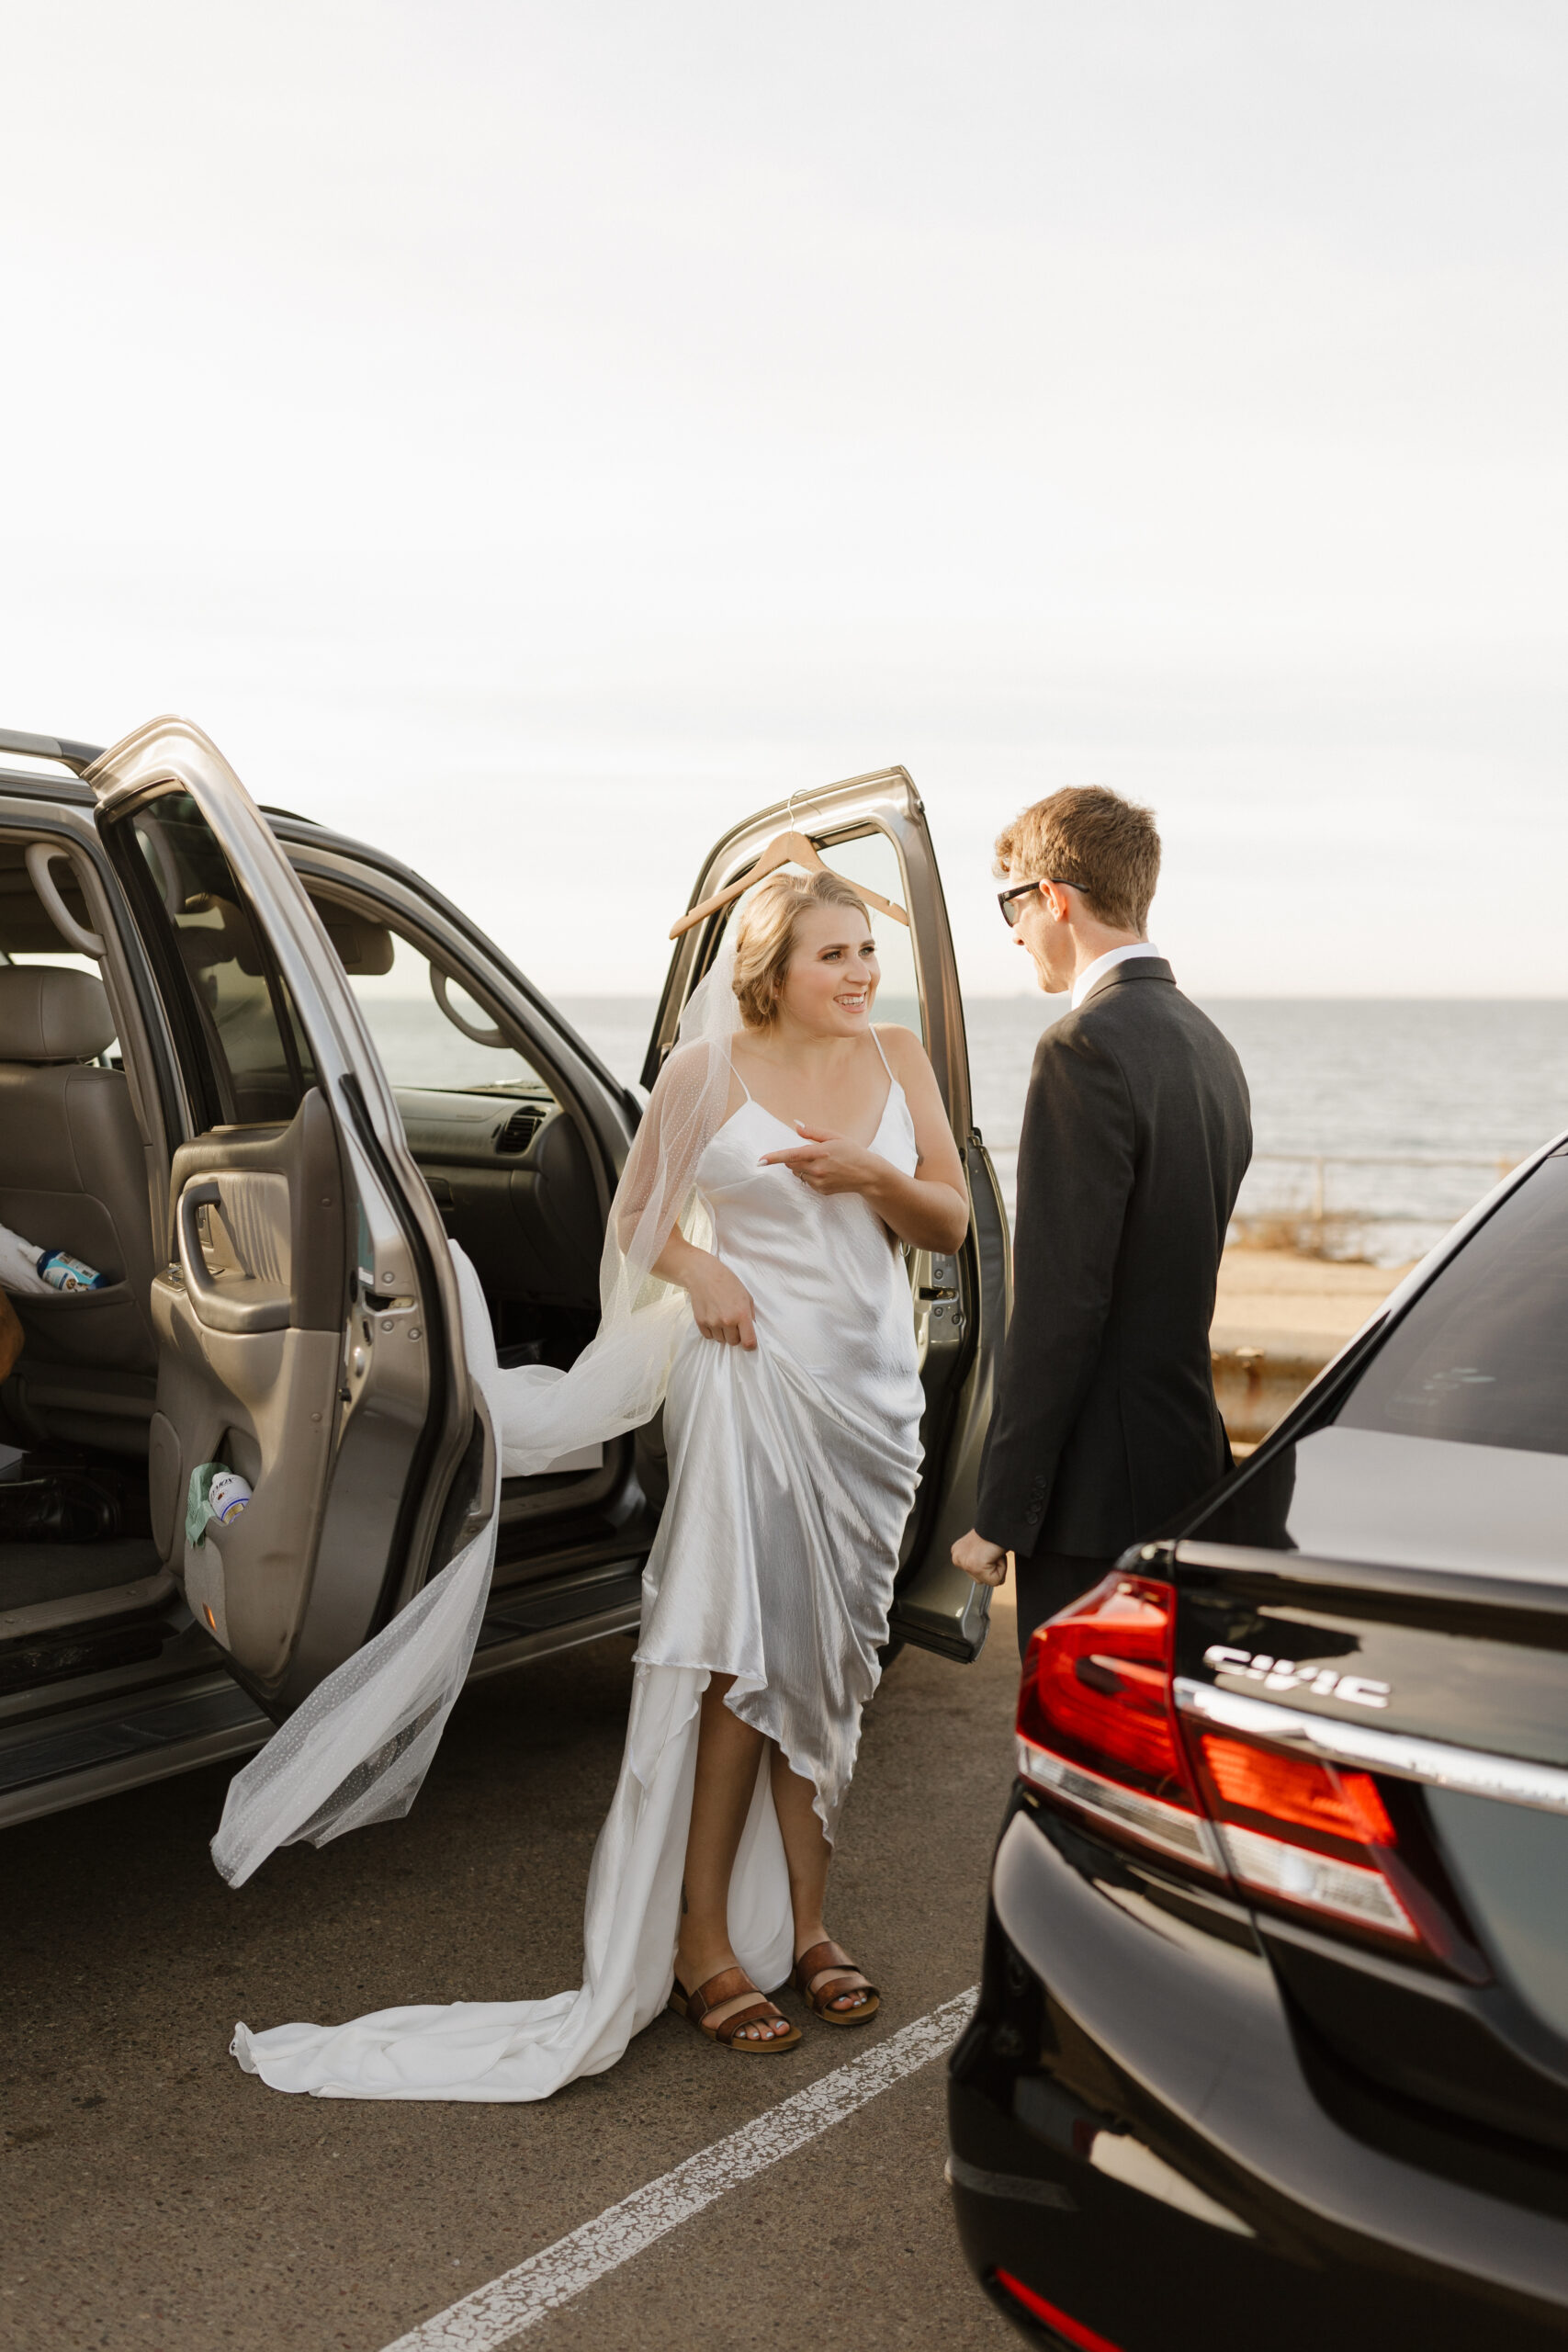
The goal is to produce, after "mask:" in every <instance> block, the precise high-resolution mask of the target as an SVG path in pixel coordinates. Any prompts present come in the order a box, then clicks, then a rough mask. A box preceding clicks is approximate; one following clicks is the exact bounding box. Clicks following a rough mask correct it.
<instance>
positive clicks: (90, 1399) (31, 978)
mask: <svg viewBox="0 0 1568 2352" xmlns="http://www.w3.org/2000/svg"><path fill="white" fill-rule="evenodd" d="M114 1033H115V1024H114V1018H113V1015H112V1014H111V1012H110V1011H109V1001H108V997H107V994H106V992H105V990H104V987H103V984H102V982H101V981H99V980H96V979H94V978H91V977H90V976H89V975H88V974H87V973H85V972H75V971H69V970H64V969H62V968H60V967H56V966H51V965H39V964H13V965H7V966H5V967H0V1223H4V1224H6V1225H8V1226H9V1227H12V1229H13V1230H14V1231H15V1232H17V1233H20V1234H23V1235H25V1236H26V1238H28V1240H29V1241H36V1242H37V1244H38V1245H39V1249H40V1250H46V1249H47V1250H67V1251H68V1252H69V1253H70V1255H71V1256H72V1257H73V1258H82V1259H85V1261H87V1263H88V1264H89V1265H92V1266H96V1268H97V1269H98V1271H99V1272H101V1273H104V1274H106V1275H107V1276H108V1278H109V1279H108V1284H107V1287H106V1288H105V1289H103V1290H98V1291H87V1292H82V1293H77V1294H74V1295H72V1294H51V1295H49V1296H48V1297H44V1298H15V1299H14V1300H13V1302H12V1303H13V1305H14V1306H15V1307H16V1310H17V1316H18V1317H19V1319H20V1321H21V1324H22V1328H23V1330H24V1331H25V1333H26V1335H27V1345H26V1347H25V1349H24V1351H23V1354H22V1358H21V1362H20V1363H19V1364H18V1366H17V1371H16V1373H15V1374H13V1375H12V1378H11V1379H10V1380H9V1381H7V1382H6V1387H5V1392H4V1405H5V1411H6V1419H7V1420H8V1421H10V1422H11V1423H12V1424H13V1425H19V1427H20V1430H21V1434H22V1435H23V1436H24V1437H32V1438H39V1437H45V1436H48V1437H60V1438H70V1439H74V1440H77V1441H79V1442H85V1443H89V1444H91V1443H96V1444H107V1445H109V1446H112V1447H113V1448H114V1449H115V1450H116V1451H119V1452H124V1451H130V1452H140V1451H142V1450H144V1448H145V1445H146V1431H147V1421H148V1419H149V1418H150V1416H151V1413H152V1397H153V1392H154V1388H155V1385H156V1380H155V1375H156V1371H157V1351H156V1344H155V1341H154V1338H153V1331H152V1308H151V1292H152V1269H153V1242H152V1210H151V1203H150V1198H149V1192H148V1171H147V1157H146V1152H145V1149H144V1147H143V1144H142V1139H141V1133H140V1131H139V1129H138V1126H137V1123H136V1114H135V1112H134V1111H133V1110H132V1108H131V1102H130V1088H129V1086H128V1085H127V1083H126V1080H125V1078H124V1077H123V1075H122V1074H121V1072H120V1071H118V1070H114V1069H103V1068H101V1067H98V1066H97V1065H96V1057H97V1056H98V1055H100V1054H101V1053H102V1052H103V1051H104V1049H105V1048H106V1046H108V1045H109V1044H110V1042H111V1041H112V1039H113V1037H114Z"/></svg>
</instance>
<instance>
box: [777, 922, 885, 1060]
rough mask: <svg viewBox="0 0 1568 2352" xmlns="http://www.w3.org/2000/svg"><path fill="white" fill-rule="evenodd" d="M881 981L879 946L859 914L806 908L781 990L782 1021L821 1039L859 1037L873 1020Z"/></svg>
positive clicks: (797, 929)
mask: <svg viewBox="0 0 1568 2352" xmlns="http://www.w3.org/2000/svg"><path fill="white" fill-rule="evenodd" d="M881 977H882V975H881V973H880V971H879V970H878V968H877V962H876V942H875V941H874V939H873V937H872V935H871V926H870V924H869V922H867V920H866V918H865V916H864V914H863V913H862V912H861V910H859V909H858V908H856V907H805V908H803V909H802V910H801V912H800V915H799V917H798V919H797V921H796V923H795V953H794V954H793V955H792V956H791V957H790V959H789V968H788V969H787V971H786V972H785V973H784V984H783V986H782V987H781V989H779V997H778V1006H779V1013H780V1016H781V1018H782V1019H783V1020H784V1021H786V1022H792V1023H798V1025H799V1026H800V1027H801V1028H803V1029H808V1030H810V1031H811V1032H812V1034H813V1035H816V1036H819V1037H820V1036H829V1037H853V1036H857V1035H859V1034H860V1032H861V1031H862V1030H863V1029H864V1028H865V1027H866V1026H867V1024H868V1023H869V1021H870V1019H871V1008H872V1003H873V1001H874V998H875V995H876V989H877V982H878V981H879V980H880V978H881Z"/></svg>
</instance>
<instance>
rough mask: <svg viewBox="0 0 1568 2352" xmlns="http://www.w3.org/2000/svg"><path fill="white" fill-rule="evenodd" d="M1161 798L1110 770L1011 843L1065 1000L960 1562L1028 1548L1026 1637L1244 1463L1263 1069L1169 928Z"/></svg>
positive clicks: (1017, 823)
mask: <svg viewBox="0 0 1568 2352" xmlns="http://www.w3.org/2000/svg"><path fill="white" fill-rule="evenodd" d="M1159 857H1160V848H1159V835H1158V833H1157V832H1156V830H1155V821H1154V818H1153V816H1152V814H1151V813H1150V811H1149V810H1148V809H1140V808H1138V807H1136V806H1135V805H1134V803H1133V802H1132V801H1128V800H1122V799H1120V798H1119V797H1117V795H1116V794H1115V793H1113V792H1107V791H1105V790H1104V789H1103V788H1102V787H1101V786H1090V787H1089V788H1088V789H1087V790H1079V791H1068V792H1056V793H1053V794H1052V796H1051V797H1050V798H1049V799H1048V800H1039V801H1036V802H1035V804H1034V806H1033V808H1032V809H1025V810H1024V812H1023V814H1022V815H1021V817H1018V818H1016V819H1015V820H1014V821H1013V822H1012V823H1011V824H1010V826H1009V827H1008V828H1007V830H1006V831H1005V832H1003V833H1002V834H1001V836H1000V838H999V839H998V842H997V869H996V870H997V872H998V874H999V875H1005V876H1006V880H1007V888H1005V889H1004V890H1003V891H1001V892H1000V893H999V903H1000V906H1001V910H1002V916H1003V919H1004V921H1005V922H1007V924H1008V925H1009V928H1010V930H1011V932H1012V935H1013V938H1014V939H1015V940H1016V941H1017V943H1018V944H1019V945H1020V946H1021V948H1023V949H1024V950H1025V951H1026V952H1027V954H1028V955H1029V956H1030V958H1031V959H1032V963H1033V965H1034V968H1035V972H1036V974H1037V976H1038V978H1039V982H1040V986H1041V987H1042V989H1044V991H1045V993H1046V994H1047V995H1048V996H1059V995H1062V994H1065V993H1066V992H1068V991H1070V992H1071V996H1072V1006H1071V1010H1070V1011H1069V1012H1067V1013H1066V1014H1065V1015H1064V1017H1063V1018H1062V1019H1061V1020H1060V1021H1058V1022H1056V1023H1055V1025H1054V1026H1053V1027H1051V1028H1049V1029H1047V1030H1046V1032H1045V1034H1044V1035H1043V1037H1042V1038H1041V1040H1040V1044H1039V1047H1038V1049H1037V1050H1036V1053H1035V1057H1034V1070H1033V1075H1032V1078H1031V1080H1030V1083H1029V1096H1028V1100H1027V1102H1026V1103H1025V1105H1024V1112H1023V1132H1022V1134H1021V1137H1020V1140H1019V1152H1018V1216H1017V1225H1016V1230H1015V1234H1014V1242H1013V1252H1014V1277H1013V1309H1012V1321H1011V1324H1010V1327H1009V1329H1008V1338H1007V1346H1006V1350H1005V1351H1004V1355H1003V1360H1002V1370H1001V1377H1000V1381H999V1384H998V1394H997V1402H996V1408H995V1410H994V1412H993V1414H992V1417H991V1427H990V1433H989V1435H988V1437H987V1441H986V1453H985V1458H984V1461H983V1462H982V1464H981V1468H980V1486H979V1498H978V1506H977V1510H976V1525H975V1527H974V1528H973V1529H972V1530H971V1532H969V1533H968V1534H967V1535H964V1536H961V1537H960V1538H959V1540H958V1542H957V1543H956V1544H954V1545H953V1562H954V1565H955V1566H958V1567H961V1568H963V1569H964V1570H965V1571H966V1573H967V1574H968V1575H970V1576H972V1577H975V1578H976V1582H978V1583H981V1584H992V1585H999V1584H1000V1583H1002V1582H1003V1580H1004V1578H1005V1577H1006V1575H1007V1558H1008V1554H1009V1553H1011V1554H1012V1555H1014V1558H1015V1559H1016V1561H1017V1564H1018V1641H1019V1651H1020V1654H1022V1653H1023V1652H1024V1650H1026V1649H1027V1647H1028V1644H1029V1636H1030V1634H1032V1632H1033V1630H1034V1628H1035V1627H1036V1626H1037V1625H1039V1624H1041V1623H1043V1621H1044V1619H1045V1618H1047V1617H1050V1616H1054V1615H1055V1612H1056V1611H1057V1610H1059V1609H1064V1608H1066V1605H1067V1603H1068V1602H1069V1601H1071V1600H1077V1596H1078V1595H1079V1594H1080V1593H1081V1592H1084V1591H1086V1590H1087V1589H1089V1586H1090V1585H1092V1584H1096V1583H1098V1581H1099V1580H1100V1577H1101V1576H1102V1575H1103V1574H1104V1573H1105V1571H1106V1569H1107V1568H1108V1567H1110V1566H1111V1564H1112V1562H1113V1561H1114V1560H1115V1558H1116V1556H1117V1555H1118V1554H1119V1553H1121V1552H1122V1551H1124V1550H1125V1549H1126V1547H1127V1545H1128V1544H1132V1543H1134V1542H1136V1541H1137V1539H1138V1538H1139V1537H1140V1536H1144V1535H1148V1534H1153V1533H1156V1532H1158V1531H1159V1530H1160V1529H1161V1528H1162V1526H1164V1525H1165V1524H1166V1523H1167V1522H1168V1521H1169V1520H1170V1519H1171V1518H1172V1516H1173V1515H1174V1514H1175V1513H1176V1512H1177V1511H1179V1510H1180V1509H1181V1507H1182V1505H1183V1504H1184V1503H1187V1502H1190V1500H1191V1499H1192V1498H1193V1497H1194V1496H1196V1495H1198V1494H1200V1493H1201V1491H1202V1489H1203V1488H1204V1487H1207V1486H1210V1485H1212V1484H1213V1481H1214V1480H1215V1479H1216V1478H1217V1477H1219V1476H1220V1475H1221V1473H1222V1472H1223V1471H1224V1470H1226V1469H1228V1468H1229V1466H1230V1460H1231V1453H1230V1446H1229V1443H1228V1442H1227V1440H1226V1437H1225V1432H1224V1423H1223V1422H1222V1420H1221V1419H1220V1413H1219V1408H1218V1406H1217V1405H1216V1404H1215V1402H1214V1385H1213V1374H1212V1372H1211V1367H1210V1355H1209V1325H1210V1323H1211V1321H1212V1319H1213V1312H1214V1284H1215V1280H1216V1277H1217V1274H1218V1272H1219V1263H1220V1251H1221V1250H1222V1249H1223V1248H1224V1238H1225V1227H1226V1226H1227V1225H1228V1224H1229V1222H1230V1216H1231V1211H1232V1209H1233V1208H1234V1207H1235V1197H1236V1193H1237V1192H1238V1191H1239V1189H1240V1186H1241V1180H1242V1177H1243V1176H1244V1175H1245V1173H1246V1171H1247V1161H1248V1159H1250V1158H1251V1156H1252V1128H1251V1121H1250V1115H1249V1106H1248V1102H1247V1080H1246V1079H1245V1078H1244V1077H1243V1076H1242V1069H1241V1064H1240V1063H1239V1061H1238V1060H1237V1059H1236V1057H1235V1052H1234V1050H1233V1049H1232V1047H1231V1046H1229V1045H1228V1044H1227V1042H1226V1040H1225V1039H1224V1037H1223V1036H1222V1035H1220V1032H1219V1031H1218V1030H1217V1029H1216V1028H1215V1027H1214V1025H1213V1022H1212V1021H1209V1020H1207V1019H1206V1018H1205V1017H1204V1015H1203V1014H1202V1013H1201V1012H1199V1010H1198V1008H1197V1006H1196V1005H1195V1004H1191V1003H1190V1002H1189V1001H1188V999H1187V998H1186V997H1184V996H1183V995H1182V994H1181V992H1180V990H1179V989H1178V988H1177V986H1176V982H1175V978H1174V977H1173V975H1172V973H1171V968H1170V966H1169V965H1168V963H1167V962H1166V960H1165V958H1164V957H1163V956H1161V955H1160V953H1159V951H1158V949H1157V948H1156V947H1154V946H1152V945H1151V944H1150V942H1149V940H1148V937H1147V935H1146V929H1145V926H1146V922H1147V917H1148V910H1149V901H1150V899H1152V898H1153V897H1154V894H1155V884H1156V881H1157V879H1158V877H1159Z"/></svg>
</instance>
